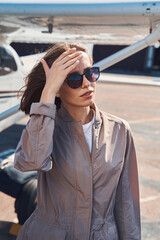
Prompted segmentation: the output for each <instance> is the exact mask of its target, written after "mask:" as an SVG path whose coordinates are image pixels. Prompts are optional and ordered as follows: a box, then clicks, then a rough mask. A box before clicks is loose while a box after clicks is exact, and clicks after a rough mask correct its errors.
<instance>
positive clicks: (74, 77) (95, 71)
mask: <svg viewBox="0 0 160 240" xmlns="http://www.w3.org/2000/svg"><path fill="white" fill-rule="evenodd" d="M84 75H85V77H86V78H87V79H88V80H89V81H90V82H95V81H97V80H98V78H99V76H100V69H99V67H92V68H89V69H87V71H86V72H85V73H83V74H79V73H72V74H70V75H69V76H68V77H67V78H66V80H65V81H66V82H67V84H68V86H69V87H70V88H73V89H76V88H79V87H80V86H82V83H83V76H84Z"/></svg>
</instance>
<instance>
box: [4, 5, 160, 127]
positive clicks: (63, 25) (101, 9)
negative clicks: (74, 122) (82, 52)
mask: <svg viewBox="0 0 160 240" xmlns="http://www.w3.org/2000/svg"><path fill="white" fill-rule="evenodd" d="M159 23H160V1H149V0H148V1H147V0H146V1H138V0H134V1H125V0H123V1H118V0H112V1H111V0H110V1H109V0H108V1H107V0H100V1H98V0H92V1H91V0H88V1H84V0H81V1H80V0H78V1H73V0H66V1H65V0H63V1H62V0H59V1H58V0H57V1H55V0H46V1H45V0H24V1H22V0H0V42H1V45H0V81H1V82H3V84H1V85H0V106H1V110H0V131H1V130H2V129H4V128H6V127H7V126H9V125H11V121H9V123H7V121H6V118H5V116H6V117H7V119H9V116H11V118H12V119H13V116H12V114H14V117H15V119H16V120H17V118H16V115H15V114H19V112H18V102H17V101H18V100H17V99H14V98H15V93H16V92H17V89H18V90H19V89H20V86H21V87H22V86H23V85H24V81H23V79H24V76H25V75H24V68H23V65H22V62H21V59H20V58H19V56H18V55H17V54H16V53H15V51H14V50H13V49H11V47H10V46H9V45H7V46H6V45H4V44H3V43H7V44H10V43H11V42H13V41H15V42H39V43H56V42H68V41H70V42H79V43H84V44H89V45H93V44H108V45H109V44H114V45H118V44H120V45H122V44H123V45H130V44H133V45H131V46H130V47H128V48H126V49H124V50H123V51H121V52H119V53H117V54H115V55H114V56H111V57H109V58H108V59H105V60H104V61H103V60H102V61H101V62H99V63H97V65H98V64H99V65H98V66H99V67H100V68H101V70H103V69H104V68H106V67H108V66H111V65H113V64H114V63H116V62H118V61H120V60H122V59H124V58H126V57H128V56H130V55H132V54H134V53H135V52H137V51H140V50H141V49H143V48H145V47H147V46H149V45H152V44H153V43H154V42H156V41H158V40H159V39H160V26H159ZM152 32H153V34H152ZM150 33H151V34H150ZM8 64H9V65H8ZM22 76H23V77H22ZM4 107H5V108H4ZM9 108H10V109H9ZM6 109H7V110H6ZM8 110H9V112H8ZM18 118H20V116H18ZM13 122H15V120H14V121H12V124H13ZM1 126H2V127H1Z"/></svg>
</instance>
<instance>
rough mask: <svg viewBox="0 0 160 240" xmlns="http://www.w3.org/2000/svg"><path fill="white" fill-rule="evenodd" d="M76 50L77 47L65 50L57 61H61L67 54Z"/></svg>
mask: <svg viewBox="0 0 160 240" xmlns="http://www.w3.org/2000/svg"><path fill="white" fill-rule="evenodd" d="M75 51H76V48H70V49H68V50H67V51H65V52H63V53H62V54H61V55H60V56H59V57H58V58H57V59H56V61H55V62H59V61H61V60H62V59H63V58H64V57H65V56H67V55H68V54H71V53H73V52H75Z"/></svg>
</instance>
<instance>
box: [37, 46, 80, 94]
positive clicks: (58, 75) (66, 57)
mask: <svg viewBox="0 0 160 240" xmlns="http://www.w3.org/2000/svg"><path fill="white" fill-rule="evenodd" d="M81 57H82V54H81V52H77V51H76V48H72V49H69V50H67V51H65V52H63V53H62V54H61V55H60V56H59V57H58V58H57V59H56V60H55V61H54V62H53V64H52V66H51V68H49V67H48V65H47V63H46V61H45V60H44V59H42V60H41V63H42V65H43V68H44V71H45V75H46V84H45V90H46V89H48V90H49V91H50V92H52V93H53V94H55V95H56V93H57V92H58V91H59V89H60V87H61V86H62V84H63V82H64V80H65V79H66V77H67V75H68V74H69V72H70V71H72V70H73V69H74V68H75V67H76V66H77V65H78V63H79V59H80V58H81Z"/></svg>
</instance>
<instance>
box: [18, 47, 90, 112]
mask: <svg viewBox="0 0 160 240" xmlns="http://www.w3.org/2000/svg"><path fill="white" fill-rule="evenodd" d="M73 47H75V48H76V49H77V50H79V51H83V52H86V53H87V51H86V49H85V48H84V47H83V46H81V45H79V44H76V43H57V44H55V45H53V46H52V47H51V48H50V49H49V50H48V51H47V53H46V55H45V56H44V57H43V58H44V59H45V61H46V62H47V64H48V66H49V67H51V66H52V63H53V62H54V61H55V60H56V59H57V58H58V57H59V56H60V55H61V54H62V53H63V52H65V51H67V50H68V49H70V48H73ZM90 59H91V57H90ZM91 62H92V59H91ZM45 82H46V77H45V72H44V69H43V66H42V63H41V62H39V63H38V64H37V65H35V66H34V67H33V69H32V70H31V72H30V73H29V74H28V75H27V76H26V78H25V86H23V88H24V87H25V90H24V92H22V91H21V92H22V94H20V90H21V89H22V88H21V89H20V90H19V93H18V96H21V95H22V98H21V103H20V108H19V109H20V110H21V111H24V112H25V114H29V112H30V107H31V104H32V103H33V102H39V101H40V98H41V93H42V91H43V88H44V86H45ZM55 104H56V106H57V109H59V108H60V106H61V100H60V98H57V97H56V99H55Z"/></svg>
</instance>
